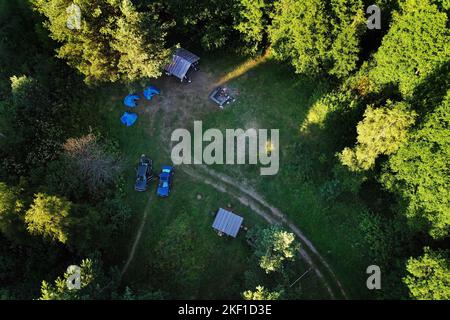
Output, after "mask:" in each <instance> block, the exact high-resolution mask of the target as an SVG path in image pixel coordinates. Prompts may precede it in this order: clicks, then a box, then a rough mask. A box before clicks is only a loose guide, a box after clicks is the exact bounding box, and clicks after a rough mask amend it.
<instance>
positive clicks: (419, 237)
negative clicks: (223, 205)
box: [0, 0, 450, 299]
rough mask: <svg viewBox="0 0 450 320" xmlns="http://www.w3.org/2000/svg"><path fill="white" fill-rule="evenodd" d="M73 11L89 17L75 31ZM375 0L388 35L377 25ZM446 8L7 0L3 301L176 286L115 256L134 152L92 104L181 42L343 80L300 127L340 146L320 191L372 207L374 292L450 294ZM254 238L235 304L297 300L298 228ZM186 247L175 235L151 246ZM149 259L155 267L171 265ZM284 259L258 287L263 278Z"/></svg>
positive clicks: (154, 71) (136, 294)
mask: <svg viewBox="0 0 450 320" xmlns="http://www.w3.org/2000/svg"><path fill="white" fill-rule="evenodd" d="M72 4H76V5H77V6H78V8H80V9H81V21H80V25H78V26H74V28H68V27H67V19H68V15H70V14H73V12H72V13H71V12H70V10H67V8H70V6H71V5H72ZM372 4H376V5H378V6H379V7H380V8H381V26H382V27H381V29H379V30H377V29H374V30H371V29H368V28H367V25H366V21H367V17H368V14H367V13H366V8H367V7H368V6H369V5H372ZM449 17H450V1H448V0H374V1H366V0H273V1H272V0H195V1H194V0H166V1H159V0H155V1H150V0H135V1H132V0H99V1H88V0H73V1H70V0H0V298H1V299H167V298H173V297H179V295H176V294H174V293H173V292H171V291H170V287H158V283H159V282H157V281H156V282H154V283H153V284H152V285H151V286H149V287H146V289H145V290H143V289H142V288H140V287H139V286H137V287H136V288H135V284H136V281H138V280H136V281H130V283H127V281H124V280H123V279H121V272H120V268H121V267H122V263H123V261H124V258H123V257H117V256H116V255H115V254H114V251H115V248H116V243H117V242H118V241H119V240H118V239H121V238H122V237H124V235H126V234H127V232H129V230H128V228H129V225H130V224H131V223H132V221H134V220H133V215H134V213H135V210H134V209H133V208H132V206H130V204H129V201H127V192H126V191H125V190H126V189H127V188H128V185H127V182H126V181H127V180H126V179H127V177H126V170H125V168H124V167H126V161H124V157H125V155H124V152H123V151H122V150H121V144H120V143H119V142H118V140H117V137H116V136H115V135H113V134H111V130H110V128H109V127H108V122H107V121H104V120H105V117H106V116H105V112H104V110H102V109H101V108H100V107H97V106H98V105H99V103H100V102H99V101H100V100H102V99H103V101H104V100H105V99H106V98H105V95H106V96H107V95H108V93H109V92H111V90H114V89H115V88H117V87H118V86H123V87H126V88H129V90H130V91H131V90H133V88H135V87H136V86H138V85H139V84H141V83H144V82H146V81H149V79H157V78H159V77H161V76H163V66H164V65H165V64H166V63H167V62H168V61H169V60H168V59H170V57H171V51H172V49H173V48H175V47H177V46H180V45H181V46H182V47H184V48H189V49H191V50H194V51H196V52H200V53H202V55H203V56H210V57H213V56H214V55H219V54H220V55H225V56H235V57H239V59H241V58H242V59H244V58H250V59H258V57H261V56H263V55H269V56H270V59H272V60H273V61H274V63H276V64H277V65H279V66H280V68H285V67H287V69H286V70H289V71H288V72H289V73H290V74H291V75H292V77H296V76H305V77H308V79H312V80H311V82H312V83H314V82H315V81H316V80H314V79H320V81H325V82H326V83H327V85H328V86H329V87H330V88H332V89H331V90H329V91H328V92H327V93H326V94H324V95H322V96H321V97H320V99H319V100H318V101H317V102H316V103H315V104H314V105H313V107H312V109H311V110H310V112H309V113H308V116H307V119H306V121H305V122H304V125H303V126H302V127H301V128H300V129H299V130H300V131H301V132H304V133H305V132H308V131H311V130H313V129H314V125H316V126H321V125H324V124H323V122H321V121H319V120H320V119H321V116H322V115H323V114H324V113H327V114H332V116H331V118H329V119H327V120H329V121H331V123H332V125H333V127H332V128H326V127H325V129H324V130H331V131H332V132H333V134H332V135H330V137H332V136H334V139H339V141H338V142H336V141H332V140H330V141H328V142H326V141H325V142H319V143H328V144H329V145H334V146H339V148H340V150H337V152H335V154H334V157H333V159H332V160H324V161H322V160H321V158H320V157H321V156H320V154H317V155H316V154H311V157H316V156H317V157H316V159H318V160H317V161H316V162H319V163H320V161H322V162H323V163H325V164H326V166H327V170H328V171H327V172H329V176H330V177H331V178H330V179H329V181H328V182H327V183H325V184H324V185H323V188H322V191H323V195H324V199H326V201H328V202H333V201H338V200H336V199H338V198H339V197H342V195H347V194H351V195H352V197H353V196H354V197H357V198H361V199H362V201H365V203H367V208H366V209H367V210H365V211H364V212H363V213H361V215H360V216H359V217H360V222H359V226H358V228H360V230H361V233H363V234H364V235H365V240H364V241H366V243H367V248H368V249H367V250H368V253H367V254H368V256H369V257H370V258H369V259H370V260H371V261H373V264H376V265H378V266H380V267H381V268H382V270H386V271H384V273H383V285H384V289H385V290H383V291H382V293H379V294H378V293H377V295H376V298H378V299H450V204H449V200H450V172H449V171H450V127H449V125H450V29H449V26H450V21H449ZM75 22H76V21H75ZM317 81H319V80H317ZM280 108H283V106H282V105H280ZM318 119H319V120H318ZM325 126H326V124H325ZM307 143H308V142H301V141H299V142H298V147H299V148H301V147H302V146H303V145H304V144H307ZM304 157H305V156H303V155H301V152H299V153H298V156H297V158H298V159H297V160H298V161H297V162H298V164H297V165H296V168H297V169H296V170H298V171H300V170H301V168H303V166H302V161H303V159H304ZM282 165H283V163H281V166H282ZM308 170H309V169H305V172H306V173H305V177H306V178H305V177H293V178H292V179H307V175H308V174H307V172H309V171H308ZM311 170H314V169H311ZM293 183H294V182H293ZM339 201H340V200H339ZM180 210H183V209H182V208H180ZM180 228H181V227H180ZM254 234H257V236H255V237H256V238H257V239H259V240H257V242H258V243H256V244H255V246H254V249H253V251H254V255H253V256H252V258H250V259H249V262H248V263H249V264H253V265H254V266H251V267H249V268H250V269H252V268H253V269H255V270H253V271H252V270H249V271H248V272H247V273H246V277H247V278H252V281H250V280H248V279H247V280H246V281H248V282H247V283H249V285H248V286H247V288H246V289H247V290H245V291H244V290H241V293H242V296H241V297H242V298H244V299H295V298H302V296H301V295H296V293H295V292H292V291H290V292H287V291H284V290H283V289H282V288H281V287H282V285H281V287H280V286H278V287H277V286H275V285H274V286H272V287H271V288H269V289H267V287H268V286H269V284H270V283H272V284H273V283H275V282H277V283H283V281H285V282H288V283H291V282H292V278H289V277H290V275H289V274H290V273H294V270H293V269H289V267H288V266H289V261H290V260H291V259H290V258H292V257H293V250H296V246H298V244H296V242H295V241H294V240H293V238H292V237H291V234H289V233H286V232H285V231H283V230H281V229H279V228H278V227H272V228H266V229H264V228H263V229H259V228H255V230H252V232H251V233H250V234H249V237H252V236H254ZM179 243H180V241H179V239H177V237H176V236H173V238H171V237H170V235H169V236H167V238H166V240H164V241H162V240H161V241H160V242H158V244H157V245H156V249H155V250H156V251H158V250H159V249H158V248H160V247H161V248H167V247H170V246H171V245H173V246H177V245H181V244H179ZM280 247H282V248H283V250H280V249H279V248H280ZM277 248H278V249H277ZM170 250H171V249H160V251H162V252H163V253H161V255H163V254H165V255H168V254H169V253H170ZM183 250H190V249H189V248H185V249H183ZM269 251H270V252H271V253H270V254H269V253H268V252H269ZM168 252H169V253H168ZM174 255H175V253H174ZM167 260H168V261H169V260H170V259H169V258H167ZM161 261H163V260H161ZM258 261H259V267H260V268H259V267H258ZM190 263H195V261H194V262H190ZM73 264H77V265H80V266H81V269H82V277H83V278H82V280H83V281H82V288H81V289H80V290H76V291H73V290H69V289H67V287H66V284H65V283H66V282H65V278H67V277H68V276H69V275H68V274H67V273H65V271H66V269H67V266H69V265H73ZM283 265H285V267H283ZM150 268H154V270H155V271H154V272H153V273H152V272H151V271H149V272H150V274H155V275H156V276H155V277H157V274H158V272H157V270H159V269H167V270H171V269H170V268H175V269H176V268H177V267H176V266H175V267H174V266H173V265H171V264H170V263H169V262H168V263H167V265H164V264H163V263H162V262H161V263H160V265H152V266H151V267H150ZM256 269H257V270H256ZM278 269H282V271H281V273H280V275H277V276H276V277H278V278H276V279H277V280H273V281H272V282H269V284H267V283H266V284H265V287H266V288H264V286H263V284H262V283H261V282H262V281H259V280H258V277H263V276H265V273H268V274H271V273H274V272H272V271H276V270H278ZM262 270H263V271H265V272H261V271H262ZM198 273H201V271H199V272H198ZM261 274H262V275H261ZM196 276H198V275H196ZM288 278H289V279H291V280H286V279H288ZM186 279H188V280H186V281H189V277H188V276H186ZM255 279H256V280H255ZM280 279H281V280H280ZM283 279H284V280H283ZM294 279H295V277H294ZM258 283H259V284H261V286H256V284H258ZM250 284H251V286H252V287H250ZM186 286H187V284H186ZM183 288H184V287H183ZM255 288H256V289H255ZM186 290H187V289H186ZM252 290H253V291H252ZM350 298H361V297H358V296H351V297H350Z"/></svg>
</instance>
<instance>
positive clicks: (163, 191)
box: [156, 166, 174, 197]
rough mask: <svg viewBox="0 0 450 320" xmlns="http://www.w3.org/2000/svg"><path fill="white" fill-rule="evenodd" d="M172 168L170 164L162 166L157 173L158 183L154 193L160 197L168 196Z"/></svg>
mask: <svg viewBox="0 0 450 320" xmlns="http://www.w3.org/2000/svg"><path fill="white" fill-rule="evenodd" d="M173 174H174V169H173V167H171V166H163V167H162V170H161V173H160V174H159V183H158V189H157V190H156V194H157V195H158V196H160V197H168V196H169V193H170V189H171V188H172V183H173Z"/></svg>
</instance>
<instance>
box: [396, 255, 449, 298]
mask: <svg viewBox="0 0 450 320" xmlns="http://www.w3.org/2000/svg"><path fill="white" fill-rule="evenodd" d="M424 251H425V252H424V255H423V256H421V257H419V258H410V259H409V260H408V263H407V265H406V270H407V271H408V273H407V276H406V277H405V278H404V279H403V280H404V282H405V284H406V285H407V286H408V289H409V292H410V295H411V297H412V298H414V299H419V300H448V299H450V264H449V255H448V252H444V251H433V250H431V249H430V248H425V250H424Z"/></svg>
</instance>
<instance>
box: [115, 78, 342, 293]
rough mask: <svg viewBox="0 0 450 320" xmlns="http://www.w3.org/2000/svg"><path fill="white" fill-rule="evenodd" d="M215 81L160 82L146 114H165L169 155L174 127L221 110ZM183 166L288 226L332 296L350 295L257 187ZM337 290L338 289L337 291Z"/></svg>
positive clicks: (163, 127)
mask: <svg viewBox="0 0 450 320" xmlns="http://www.w3.org/2000/svg"><path fill="white" fill-rule="evenodd" d="M215 83H217V81H215V79H214V77H213V76H212V75H211V74H209V73H208V72H204V71H201V72H198V73H196V74H195V76H194V78H193V82H192V84H189V85H187V86H186V85H183V84H180V83H179V82H177V81H174V80H173V79H171V78H163V79H162V80H161V81H160V82H159V83H158V85H159V86H160V87H161V89H162V90H163V92H165V94H164V95H162V96H161V97H158V98H157V101H155V102H156V105H157V106H158V108H155V106H150V107H149V108H146V113H147V115H148V118H149V120H150V121H151V123H154V120H155V119H154V115H155V112H156V111H157V109H159V110H161V111H163V113H164V116H163V117H162V119H161V120H162V123H161V137H160V139H161V142H162V143H161V146H162V149H167V150H166V151H167V152H168V154H170V148H171V144H172V143H171V142H170V135H171V132H172V131H173V129H174V128H183V127H185V128H186V127H189V126H190V125H192V123H193V121H194V120H199V119H202V118H203V116H204V115H205V114H208V113H211V112H220V111H218V110H216V109H214V108H213V107H211V105H210V104H208V103H209V102H208V98H207V97H208V94H209V92H210V91H211V90H212V88H214V86H215ZM180 169H182V170H183V171H184V172H185V173H186V174H188V175H189V176H190V177H192V178H193V179H196V180H199V181H200V182H203V183H206V184H208V185H210V186H211V187H213V188H214V189H216V190H218V191H220V192H222V193H227V194H228V195H230V196H232V197H234V198H235V199H237V200H238V201H239V202H240V203H242V204H243V205H245V206H247V207H249V208H250V209H252V211H253V212H255V213H256V214H258V215H260V216H261V217H262V218H263V219H265V220H266V221H267V222H268V223H270V224H283V225H285V226H286V227H287V228H289V229H290V230H291V231H292V232H293V233H294V234H295V235H296V236H297V237H298V238H299V240H300V242H301V243H302V246H301V248H300V250H299V254H300V256H301V257H302V258H303V260H304V261H305V262H306V263H307V264H308V265H310V266H311V268H312V269H313V270H314V272H315V274H316V275H317V277H318V278H319V279H320V280H321V282H322V283H323V285H324V287H325V288H326V290H327V291H328V293H329V295H330V297H331V298H332V299H335V298H336V296H338V298H345V299H347V298H348V297H347V294H346V292H345V290H344V288H343V286H342V284H341V283H340V281H339V279H338V278H337V276H336V274H335V273H334V271H333V269H332V268H331V267H330V265H329V264H328V263H327V262H326V260H325V259H324V258H323V257H322V256H321V255H320V253H319V252H318V251H317V249H316V248H315V247H314V245H313V243H312V242H311V241H310V240H309V239H308V238H307V237H306V236H305V235H304V233H303V232H302V231H301V230H300V228H298V227H297V226H296V225H295V224H294V223H293V222H291V221H290V220H289V219H288V218H287V216H286V215H285V214H284V213H283V212H281V211H280V210H279V209H278V208H275V207H274V206H272V205H271V204H269V203H268V202H267V201H266V200H265V199H264V197H263V196H261V195H260V194H259V193H258V192H256V191H255V190H254V188H252V187H250V186H248V185H245V184H243V183H242V182H240V181H237V180H235V179H233V178H231V177H229V176H227V175H225V174H223V173H219V172H217V171H215V170H212V169H210V168H209V167H206V166H200V165H196V166H180ZM150 201H151V199H149V202H148V203H147V205H146V208H145V210H144V212H143V217H142V222H141V224H140V226H139V229H138V231H137V233H136V236H135V240H134V243H133V246H132V248H131V251H130V253H129V256H128V259H127V261H126V263H125V265H124V267H123V268H122V271H121V275H123V274H124V273H125V272H126V271H127V270H128V267H129V265H130V263H131V261H132V260H133V258H134V255H135V252H136V248H137V245H138V243H139V240H140V238H141V235H142V232H143V229H144V225H145V222H146V218H147V214H148V211H149V206H150ZM330 282H332V283H333V286H334V289H333V288H332V287H333V286H332V285H330ZM336 290H337V291H338V292H336Z"/></svg>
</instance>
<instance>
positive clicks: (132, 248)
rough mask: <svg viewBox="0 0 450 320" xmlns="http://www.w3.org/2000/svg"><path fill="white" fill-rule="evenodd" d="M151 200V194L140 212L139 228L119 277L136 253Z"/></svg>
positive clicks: (125, 270)
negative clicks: (141, 212)
mask: <svg viewBox="0 0 450 320" xmlns="http://www.w3.org/2000/svg"><path fill="white" fill-rule="evenodd" d="M152 200H153V195H151V196H150V197H149V199H148V200H147V204H146V205H145V209H144V212H143V214H142V220H141V224H140V225H139V229H138V231H137V232H136V236H135V237H134V241H133V246H132V247H131V250H130V253H129V254H128V259H127V261H126V262H125V265H124V266H123V268H122V270H121V271H120V277H122V276H123V275H124V274H125V272H127V270H128V267H129V266H130V263H131V261H133V258H134V255H135V253H136V248H137V246H138V244H139V240H141V236H142V232H143V230H144V226H145V222H146V221H147V216H148V211H149V210H150V204H151V202H152Z"/></svg>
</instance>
